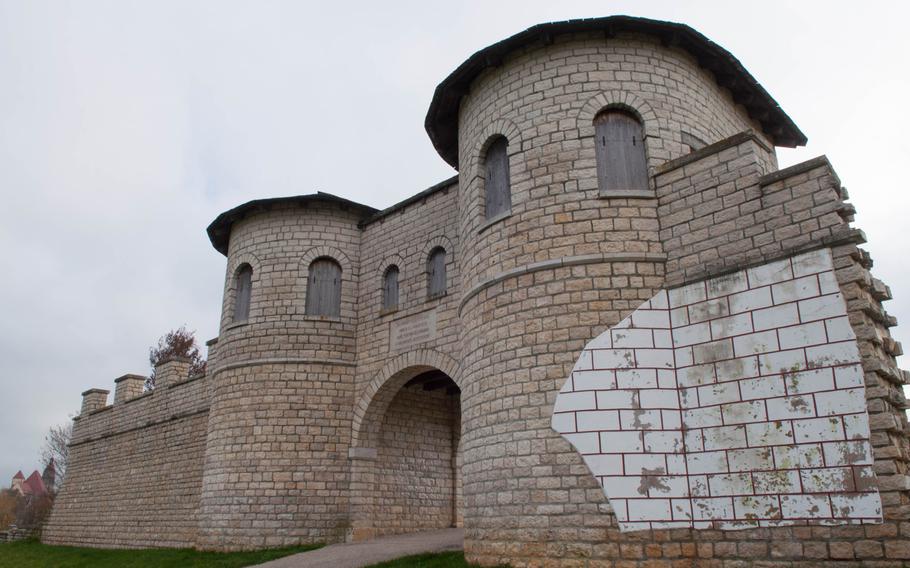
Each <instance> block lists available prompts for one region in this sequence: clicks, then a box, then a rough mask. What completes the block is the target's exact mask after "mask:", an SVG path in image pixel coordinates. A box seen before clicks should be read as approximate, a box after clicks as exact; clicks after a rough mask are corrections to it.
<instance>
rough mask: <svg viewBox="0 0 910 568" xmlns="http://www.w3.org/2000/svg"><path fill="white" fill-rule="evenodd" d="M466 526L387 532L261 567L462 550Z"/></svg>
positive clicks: (330, 567)
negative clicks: (396, 533)
mask: <svg viewBox="0 0 910 568" xmlns="http://www.w3.org/2000/svg"><path fill="white" fill-rule="evenodd" d="M463 547H464V529H443V530H439V531H430V532H421V533H414V534H402V535H395V536H386V537H382V538H377V539H373V540H365V541H362V542H348V543H341V544H331V545H329V546H325V547H323V548H320V549H318V550H311V551H309V552H301V553H300V554H294V555H293V556H285V557H284V558H279V559H278V560H272V561H271V562H266V563H265V564H259V565H258V567H259V568H361V567H362V566H370V565H371V564H376V563H379V562H385V561H386V560H394V559H396V558H401V557H402V556H411V555H412V554H423V553H425V552H443V551H446V550H462V549H463Z"/></svg>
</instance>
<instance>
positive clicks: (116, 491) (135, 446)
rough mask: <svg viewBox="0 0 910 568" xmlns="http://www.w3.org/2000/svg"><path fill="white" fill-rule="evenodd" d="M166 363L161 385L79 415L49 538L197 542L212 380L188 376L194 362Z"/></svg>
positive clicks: (135, 544)
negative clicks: (173, 364)
mask: <svg viewBox="0 0 910 568" xmlns="http://www.w3.org/2000/svg"><path fill="white" fill-rule="evenodd" d="M165 366H166V367H171V365H170V364H166V365H165ZM163 367H164V366H162V367H159V368H158V369H159V372H158V380H157V387H156V388H155V390H153V391H150V392H148V393H146V394H143V395H141V396H139V397H136V398H132V399H126V400H118V401H117V402H116V403H115V404H114V405H111V406H104V407H102V408H100V409H96V410H92V411H89V412H83V414H81V415H80V416H78V417H77V418H76V420H75V422H74V426H73V437H72V442H71V445H70V457H69V466H68V468H67V476H66V480H65V482H64V483H63V486H62V488H61V489H60V493H59V494H58V495H57V498H56V501H55V503H54V508H53V510H52V511H51V516H50V519H49V520H48V522H47V525H46V526H45V529H44V531H43V534H42V541H43V542H45V543H48V544H79V545H83V546H97V547H117V548H144V547H178V548H179V547H192V546H194V545H195V544H196V537H197V533H198V520H199V517H198V513H199V497H200V492H201V489H202V471H203V457H204V455H205V445H206V433H207V426H208V409H209V393H208V389H209V386H210V385H209V379H208V378H207V377H205V376H202V377H197V378H193V379H185V378H181V377H185V372H186V370H187V369H188V366H186V365H177V368H176V369H174V368H171V369H167V370H165V369H163ZM172 371H177V373H178V374H177V375H176V376H175V375H174V374H172ZM138 379H139V380H140V381H141V380H143V379H144V378H143V377H138ZM121 385H123V382H121V383H118V389H119V388H122V387H121ZM124 387H125V385H124Z"/></svg>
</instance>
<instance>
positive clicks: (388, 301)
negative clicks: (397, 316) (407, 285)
mask: <svg viewBox="0 0 910 568" xmlns="http://www.w3.org/2000/svg"><path fill="white" fill-rule="evenodd" d="M397 307H398V267H397V266H394V265H393V266H390V267H389V268H388V270H386V271H385V276H384V277H383V279H382V308H383V309H384V310H391V309H394V308H397Z"/></svg>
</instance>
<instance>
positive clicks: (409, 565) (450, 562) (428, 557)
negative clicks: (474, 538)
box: [369, 550, 473, 568]
mask: <svg viewBox="0 0 910 568" xmlns="http://www.w3.org/2000/svg"><path fill="white" fill-rule="evenodd" d="M469 566H473V565H472V564H468V562H467V561H466V560H465V559H464V552H461V551H460V550H459V551H457V552H439V553H436V554H417V555H415V556H405V557H404V558H399V559H397V560H389V561H388V562H382V563H380V564H373V565H372V566H370V567H369V568H466V567H469Z"/></svg>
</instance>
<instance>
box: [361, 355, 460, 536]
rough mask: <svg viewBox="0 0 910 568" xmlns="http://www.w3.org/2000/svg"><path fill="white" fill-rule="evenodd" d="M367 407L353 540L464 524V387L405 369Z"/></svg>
mask: <svg viewBox="0 0 910 568" xmlns="http://www.w3.org/2000/svg"><path fill="white" fill-rule="evenodd" d="M361 408H364V411H363V412H362V414H361V415H360V417H359V418H360V419H359V420H355V431H354V436H353V440H354V447H352V449H351V452H350V457H351V530H350V533H349V540H363V539H368V538H374V537H377V536H385V535H390V534H402V533H411V532H418V531H424V530H435V529H441V528H448V527H453V526H461V520H462V514H461V509H462V506H461V454H460V440H461V389H460V388H459V387H458V385H457V384H456V382H455V381H454V380H453V379H452V377H451V376H450V375H449V374H448V373H446V372H445V371H442V370H440V369H438V368H436V367H431V366H428V365H413V366H409V367H406V368H404V369H402V370H400V371H398V372H396V373H394V374H393V375H391V376H390V377H389V378H388V379H387V380H385V381H384V382H383V383H382V385H381V386H380V387H379V388H378V389H376V391H375V393H374V394H373V395H372V396H371V397H370V400H369V401H368V402H366V403H365V404H364V405H363V406H362V407H361Z"/></svg>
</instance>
